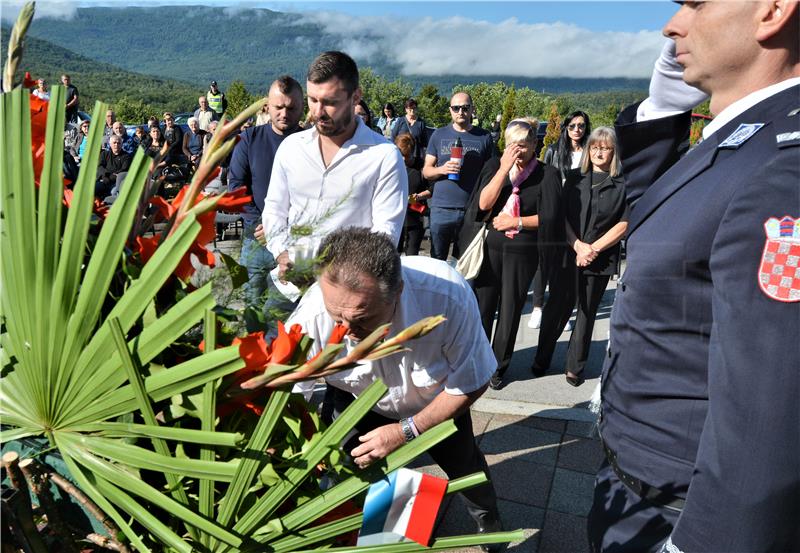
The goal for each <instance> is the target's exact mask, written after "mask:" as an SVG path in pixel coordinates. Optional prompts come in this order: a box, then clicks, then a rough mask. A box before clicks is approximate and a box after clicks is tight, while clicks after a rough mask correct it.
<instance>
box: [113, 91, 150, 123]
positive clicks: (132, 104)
mask: <svg viewBox="0 0 800 553" xmlns="http://www.w3.org/2000/svg"><path fill="white" fill-rule="evenodd" d="M112 108H113V110H114V113H116V115H117V119H119V120H120V121H123V122H125V123H128V124H137V125H138V124H142V123H144V122H145V121H147V118H148V117H150V116H151V115H153V114H155V113H157V112H158V110H157V109H156V108H154V107H153V106H151V105H150V104H145V103H144V102H143V101H141V100H139V99H133V98H128V97H127V96H123V97H122V98H120V99H119V100H117V101H116V102H114V104H112ZM160 118H161V117H160V115H159V119H160Z"/></svg>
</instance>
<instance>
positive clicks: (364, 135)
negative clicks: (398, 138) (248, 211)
mask: <svg viewBox="0 0 800 553" xmlns="http://www.w3.org/2000/svg"><path fill="white" fill-rule="evenodd" d="M356 121H357V122H358V126H357V127H356V131H355V134H353V137H352V138H351V139H350V140H348V141H347V142H345V143H344V144H343V145H342V147H341V149H340V150H339V151H338V152H337V153H336V156H335V157H334V158H333V160H332V161H331V163H330V165H329V166H328V167H325V164H324V163H323V160H322V152H321V151H320V146H319V133H318V132H317V129H316V128H315V127H312V128H311V129H308V130H305V131H302V132H299V133H295V134H293V135H291V136H288V137H286V139H285V140H284V141H283V142H282V143H281V145H280V147H279V148H278V151H277V152H276V154H275V163H274V164H273V166H272V176H271V177H270V184H269V189H268V190H267V198H266V201H265V202H264V213H263V214H262V220H263V223H264V234H265V236H266V237H267V249H269V251H270V252H272V254H273V255H274V256H275V257H278V255H280V254H281V253H282V252H284V251H287V250H289V249H290V248H291V247H293V246H294V245H296V243H297V242H298V240H297V239H296V238H295V237H297V236H302V235H303V233H302V232H297V231H296V229H297V227H304V228H305V229H307V230H308V231H310V232H311V235H310V236H307V237H306V236H304V237H303V238H302V241H303V242H304V244H303V248H304V249H306V250H308V249H309V247H310V249H311V250H312V251H313V252H314V253H315V252H316V250H317V248H318V247H319V243H320V242H321V241H322V238H324V237H325V236H326V235H327V234H329V233H330V232H331V231H333V230H336V229H338V228H342V227H349V226H357V227H366V228H369V229H372V230H373V231H380V232H384V233H386V234H388V235H389V236H391V237H392V240H393V241H394V243H395V244H396V243H397V242H398V241H399V240H400V232H401V230H402V228H403V219H404V218H405V215H406V205H407V203H408V175H407V173H406V168H405V163H404V162H403V157H402V155H400V150H398V149H397V147H396V146H395V145H394V144H391V143H390V142H388V141H387V140H386V139H385V138H384V137H382V136H381V135H379V134H377V133H376V132H374V131H372V130H370V129H369V128H367V126H366V125H364V123H363V121H361V118H359V117H356ZM293 228H294V229H295V232H294V233H292V232H291V230H292V229H293ZM292 234H294V237H293V236H292ZM309 242H310V244H309Z"/></svg>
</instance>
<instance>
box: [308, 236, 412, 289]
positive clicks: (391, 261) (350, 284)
mask: <svg viewBox="0 0 800 553" xmlns="http://www.w3.org/2000/svg"><path fill="white" fill-rule="evenodd" d="M320 252H322V253H321V255H320V258H319V261H318V263H317V269H318V272H319V274H324V275H325V276H326V277H327V278H328V280H330V281H331V282H332V283H334V284H338V285H341V286H344V287H346V288H347V289H349V290H360V289H362V288H363V286H364V282H363V280H362V279H361V277H362V275H368V276H370V277H372V278H374V279H375V281H376V282H377V283H378V288H379V290H380V292H381V295H382V296H383V297H384V298H385V299H386V300H389V299H391V297H392V296H393V295H394V294H396V293H397V292H398V291H399V290H400V287H401V286H402V282H403V276H402V267H401V265H400V254H399V253H398V252H397V247H396V246H395V244H394V242H392V239H391V238H390V237H389V236H388V235H386V234H384V233H382V232H373V231H371V230H370V229H368V228H364V227H347V228H342V229H338V230H335V231H333V232H332V233H330V234H329V235H328V236H326V237H325V239H324V240H323V241H322V244H321V245H320Z"/></svg>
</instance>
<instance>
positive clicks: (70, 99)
mask: <svg viewBox="0 0 800 553" xmlns="http://www.w3.org/2000/svg"><path fill="white" fill-rule="evenodd" d="M61 83H62V84H63V85H64V86H65V87H66V88H67V111H66V115H67V123H77V122H78V89H77V88H76V87H74V86H73V85H71V84H70V78H69V75H67V74H66V73H64V74H63V75H61Z"/></svg>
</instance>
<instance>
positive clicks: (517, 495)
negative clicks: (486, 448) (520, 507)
mask: <svg viewBox="0 0 800 553" xmlns="http://www.w3.org/2000/svg"><path fill="white" fill-rule="evenodd" d="M487 461H488V462H489V471H490V473H491V478H492V481H493V482H494V489H495V491H496V492H497V496H498V497H499V498H501V499H505V500H509V501H514V502H516V503H522V504H524V505H532V506H534V507H542V508H544V507H546V506H547V498H548V496H549V494H550V482H551V481H552V479H553V470H554V468H553V467H550V466H546V465H541V464H538V463H527V462H524V461H520V460H518V459H502V460H501V459H498V458H497V457H488V458H487Z"/></svg>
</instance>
